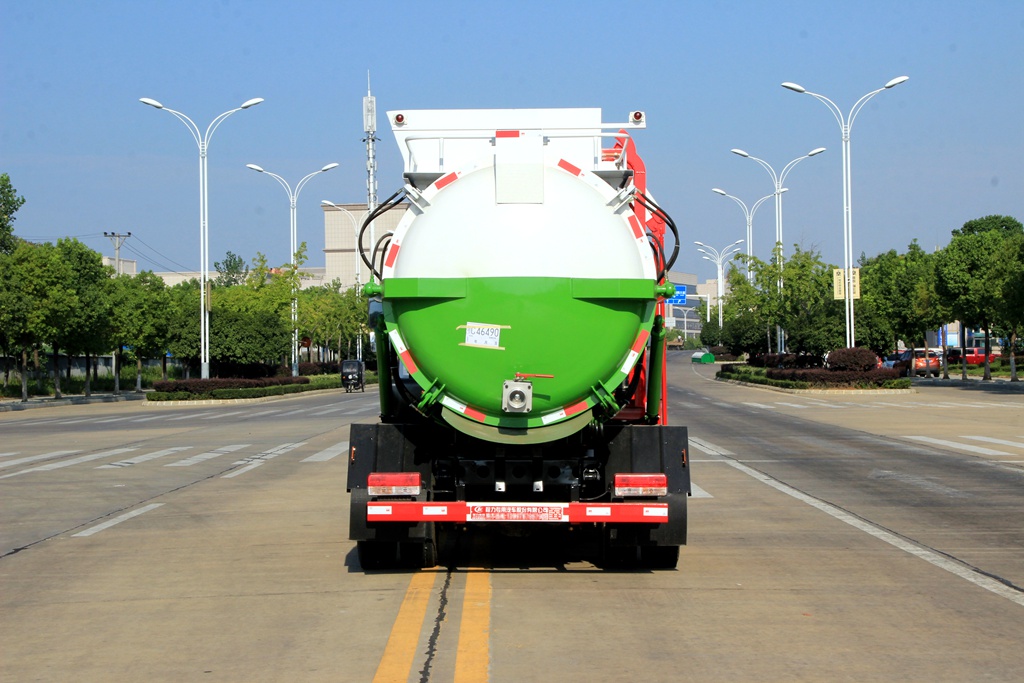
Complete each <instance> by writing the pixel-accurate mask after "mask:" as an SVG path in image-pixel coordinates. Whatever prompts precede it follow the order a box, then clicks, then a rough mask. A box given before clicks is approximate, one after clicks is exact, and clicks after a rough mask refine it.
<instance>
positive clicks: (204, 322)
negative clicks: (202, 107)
mask: <svg viewBox="0 0 1024 683" xmlns="http://www.w3.org/2000/svg"><path fill="white" fill-rule="evenodd" d="M262 101H263V98H262V97H254V98H253V99H251V100H246V101H245V102H243V103H242V105H241V106H239V107H235V108H234V109H231V110H230V111H226V112H224V113H223V114H221V115H220V116H218V117H217V118H215V119H214V120H213V121H211V122H210V125H209V126H207V127H206V134H205V135H204V134H203V133H202V132H201V131H200V130H199V126H197V125H196V124H195V122H194V121H193V120H192V119H190V118H189V117H187V116H185V115H184V114H182V113H181V112H180V111H175V110H173V109H168V108H167V107H165V106H164V105H162V104H160V103H159V102H157V101H156V100H154V99H150V98H148V97H143V98H141V99H139V102H142V103H143V104H146V105H149V106H150V107H155V108H157V109H162V110H164V111H166V112H168V113H169V114H173V115H174V116H175V117H177V119H178V120H179V121H181V122H182V123H184V124H185V126H186V127H187V128H188V130H189V132H190V133H192V137H193V138H194V139H195V141H196V144H197V145H199V367H200V376H201V377H202V378H203V379H208V378H209V377H210V311H209V310H208V309H209V306H208V305H207V301H206V283H207V281H208V280H209V279H210V264H209V251H210V228H209V220H208V219H209V212H208V211H207V207H208V201H207V200H208V192H207V177H208V176H207V172H206V153H207V150H209V147H210V137H211V136H213V133H214V131H215V130H217V127H218V126H220V124H222V123H223V122H224V119H226V118H227V117H229V116H231V115H232V114H234V113H235V112H236V111H241V110H243V109H248V108H249V107H255V106H256V105H257V104H259V103H260V102H262Z"/></svg>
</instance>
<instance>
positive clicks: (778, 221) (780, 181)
mask: <svg viewBox="0 0 1024 683" xmlns="http://www.w3.org/2000/svg"><path fill="white" fill-rule="evenodd" d="M729 151H731V152H732V153H733V154H738V155H739V156H741V157H746V158H747V159H753V160H754V161H756V162H757V163H759V164H761V167H762V168H764V170H766V171H768V175H770V176H771V177H772V184H773V185H775V244H776V245H778V249H779V266H780V268H781V266H782V258H783V253H784V252H785V245H784V244H783V242H782V193H783V192H785V191H786V188H784V187H783V185H784V184H785V183H786V176H788V175H789V172H790V171H792V170H793V167H794V166H796V165H797V164H799V163H800V162H801V161H803V160H804V159H807V158H810V157H813V156H816V155H818V154H821V153H822V152H824V151H825V148H824V147H818V148H816V149H812V150H811V151H810V152H808V153H807V154H805V155H803V156H802V157H797V158H796V159H793V160H792V161H791V162H789V163H788V164H786V165H785V166H784V167H783V168H782V173H776V172H775V169H774V168H772V166H771V164H769V163H768V162H767V161H765V160H764V159H758V158H757V157H755V156H751V155H750V154H747V153H746V152H744V151H743V150H742V149H732V150H729ZM778 285H779V292H780V293H781V292H782V276H781V275H780V276H779V283H778ZM776 336H777V341H778V347H777V349H778V352H779V353H782V352H783V351H785V348H786V341H785V335H784V334H783V332H782V327H781V326H777V335H776Z"/></svg>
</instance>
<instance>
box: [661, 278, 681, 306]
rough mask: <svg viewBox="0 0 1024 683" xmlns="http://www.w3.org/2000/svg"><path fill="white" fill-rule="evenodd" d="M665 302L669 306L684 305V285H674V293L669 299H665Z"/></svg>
mask: <svg viewBox="0 0 1024 683" xmlns="http://www.w3.org/2000/svg"><path fill="white" fill-rule="evenodd" d="M673 284H675V283H673ZM665 303H666V304H668V305H669V306H685V305H686V285H676V295H675V296H674V297H672V298H670V299H665Z"/></svg>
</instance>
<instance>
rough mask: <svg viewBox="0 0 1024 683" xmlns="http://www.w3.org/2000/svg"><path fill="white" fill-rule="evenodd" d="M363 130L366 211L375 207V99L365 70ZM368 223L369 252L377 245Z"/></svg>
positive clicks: (373, 231)
mask: <svg viewBox="0 0 1024 683" xmlns="http://www.w3.org/2000/svg"><path fill="white" fill-rule="evenodd" d="M363 130H364V131H365V132H366V137H365V138H364V139H363V142H365V143H366V212H367V213H370V212H371V211H373V210H374V209H376V208H377V147H376V144H375V143H376V142H377V140H378V138H377V135H376V133H377V99H376V98H375V97H374V96H373V94H372V93H371V92H370V72H369V71H367V72H366V97H364V98H363ZM375 227H376V226H374V224H373V223H370V254H371V255H372V254H373V251H374V248H375V247H376V246H377V233H376V230H375Z"/></svg>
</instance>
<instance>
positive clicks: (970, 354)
mask: <svg viewBox="0 0 1024 683" xmlns="http://www.w3.org/2000/svg"><path fill="white" fill-rule="evenodd" d="M963 352H964V353H963V355H962V356H961V349H950V350H949V362H950V364H953V363H957V364H959V363H960V358H961V357H963V358H965V359H966V360H967V364H968V365H983V364H984V363H985V347H984V346H968V347H967V348H966V349H963ZM996 358H998V355H996V354H994V353H990V354H988V362H989V363H994V362H995V360H996Z"/></svg>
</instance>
